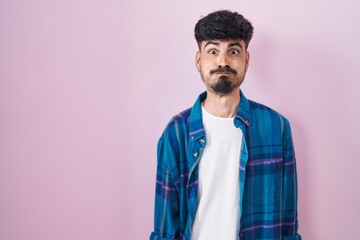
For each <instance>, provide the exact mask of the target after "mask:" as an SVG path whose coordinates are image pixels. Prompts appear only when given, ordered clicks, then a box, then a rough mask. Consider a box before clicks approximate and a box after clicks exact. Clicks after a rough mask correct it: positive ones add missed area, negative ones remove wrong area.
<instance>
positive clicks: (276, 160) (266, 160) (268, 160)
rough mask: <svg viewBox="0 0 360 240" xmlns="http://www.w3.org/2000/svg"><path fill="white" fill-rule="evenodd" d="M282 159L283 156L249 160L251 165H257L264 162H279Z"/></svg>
mask: <svg viewBox="0 0 360 240" xmlns="http://www.w3.org/2000/svg"><path fill="white" fill-rule="evenodd" d="M281 161H282V159H281V158H278V159H261V160H256V161H252V162H249V163H248V165H249V166H257V165H263V164H273V163H278V162H281Z"/></svg>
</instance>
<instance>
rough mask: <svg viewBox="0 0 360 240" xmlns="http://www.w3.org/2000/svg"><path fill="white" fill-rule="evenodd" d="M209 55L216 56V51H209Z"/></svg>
mask: <svg viewBox="0 0 360 240" xmlns="http://www.w3.org/2000/svg"><path fill="white" fill-rule="evenodd" d="M209 53H210V54H211V55H214V54H217V51H216V50H215V49H211V50H210V51H209Z"/></svg>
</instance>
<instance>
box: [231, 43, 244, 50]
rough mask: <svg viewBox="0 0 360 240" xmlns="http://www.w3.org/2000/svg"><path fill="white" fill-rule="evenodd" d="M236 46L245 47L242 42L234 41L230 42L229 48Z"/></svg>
mask: <svg viewBox="0 0 360 240" xmlns="http://www.w3.org/2000/svg"><path fill="white" fill-rule="evenodd" d="M234 46H238V47H240V48H241V49H243V47H242V46H241V44H240V43H239V42H234V43H229V44H228V48H229V47H234Z"/></svg>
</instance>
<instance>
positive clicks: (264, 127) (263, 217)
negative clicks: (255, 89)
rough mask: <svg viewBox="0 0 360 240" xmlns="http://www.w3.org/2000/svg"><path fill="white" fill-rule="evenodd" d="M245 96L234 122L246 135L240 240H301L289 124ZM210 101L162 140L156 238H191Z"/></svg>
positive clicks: (182, 117) (176, 121)
mask: <svg viewBox="0 0 360 240" xmlns="http://www.w3.org/2000/svg"><path fill="white" fill-rule="evenodd" d="M240 95H241V101H240V104H239V107H238V111H237V114H236V116H235V118H234V125H235V127H236V128H239V129H241V130H242V132H243V141H242V146H239V147H241V156H240V159H239V181H240V182H239V183H240V184H239V185H240V196H241V197H240V202H239V206H240V231H239V234H238V239H240V240H250V239H251V240H255V239H272V240H275V239H277V240H295V239H297V240H301V236H300V235H299V234H298V233H297V229H298V219H297V176H296V162H295V153H294V146H293V142H292V137H291V130H290V124H289V122H288V120H287V119H286V118H284V117H283V116H282V115H280V114H279V113H277V112H276V111H274V110H272V109H270V108H268V107H266V106H264V105H261V104H259V103H256V102H253V101H250V100H248V99H247V98H246V97H245V96H244V94H243V92H242V91H240ZM205 98H206V92H204V93H202V94H201V95H200V96H199V98H198V99H197V101H196V102H195V104H194V106H193V107H192V108H189V109H187V110H185V111H183V112H182V113H180V114H178V115H176V116H174V117H173V118H172V119H171V121H170V122H169V124H168V125H167V127H166V129H165V131H164V132H163V134H162V136H161V137H160V139H159V142H158V156H157V157H158V165H157V174H156V194H155V218H154V231H153V232H152V233H151V235H150V239H151V240H165V239H179V240H180V239H184V240H190V239H191V228H192V224H193V221H194V219H195V214H196V207H197V201H198V199H197V192H198V163H199V161H200V159H201V155H202V152H203V149H204V148H205V146H206V136H205V132H204V127H203V124H202V118H201V102H202V101H203V100H204V99H205ZM219 207H221V206H219ZM220 221H221V219H220ZM225 240H228V239H225Z"/></svg>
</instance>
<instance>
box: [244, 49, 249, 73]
mask: <svg viewBox="0 0 360 240" xmlns="http://www.w3.org/2000/svg"><path fill="white" fill-rule="evenodd" d="M249 63H250V52H249V51H246V56H245V72H246V71H247V69H248V67H249Z"/></svg>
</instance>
